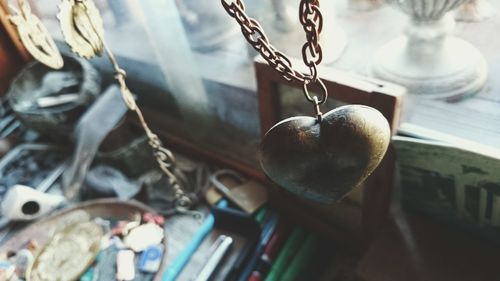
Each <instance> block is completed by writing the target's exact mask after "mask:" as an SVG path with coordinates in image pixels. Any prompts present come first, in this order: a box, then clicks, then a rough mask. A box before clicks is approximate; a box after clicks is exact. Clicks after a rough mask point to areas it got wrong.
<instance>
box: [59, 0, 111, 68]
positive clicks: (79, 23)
mask: <svg viewBox="0 0 500 281" xmlns="http://www.w3.org/2000/svg"><path fill="white" fill-rule="evenodd" d="M57 18H58V19H59V21H60V23H61V31H62V34H63V36H64V40H65V41H66V43H68V45H69V46H70V47H71V50H72V51H73V52H74V53H76V54H77V55H79V56H81V57H84V58H86V59H90V58H92V57H94V56H96V55H101V54H102V52H103V49H104V45H103V41H102V39H101V38H104V27H103V23H102V18H101V16H100V14H99V10H98V9H97V7H96V6H95V4H94V2H93V1H86V0H62V1H61V4H59V13H58V14H57Z"/></svg>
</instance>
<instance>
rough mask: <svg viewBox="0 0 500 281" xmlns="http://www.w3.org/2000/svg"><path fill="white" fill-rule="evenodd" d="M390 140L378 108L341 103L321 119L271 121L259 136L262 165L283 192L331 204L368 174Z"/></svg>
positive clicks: (375, 165)
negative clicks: (268, 128)
mask: <svg viewBox="0 0 500 281" xmlns="http://www.w3.org/2000/svg"><path fill="white" fill-rule="evenodd" d="M390 138H391V131H390V128H389V124H388V122H387V120H386V119H385V118H384V116H383V115H382V114H381V113H380V112H379V111H378V110H376V109H374V108H371V107H368V106H364V105H346V106H342V107H339V108H336V109H334V110H332V111H330V112H328V113H326V114H325V115H323V118H322V121H321V122H319V121H318V120H317V119H316V118H313V117H306V116H299V117H292V118H288V119H286V120H283V121H281V122H279V123H278V124H276V125H274V126H273V127H272V128H271V129H270V130H269V131H268V132H267V133H266V135H265V136H264V138H263V140H262V144H261V166H262V169H263V170H264V172H265V173H266V174H267V176H268V177H269V178H270V179H271V180H272V181H274V182H275V183H277V184H278V185H280V186H282V187H283V188H285V189H287V190H288V191H290V192H293V193H295V194H297V195H299V196H301V197H305V198H308V199H312V200H316V201H320V202H324V203H333V202H335V201H338V200H340V199H342V198H343V197H344V196H345V195H346V194H347V193H349V191H350V190H351V189H353V188H354V187H356V186H358V185H359V184H360V183H361V182H362V181H363V180H365V179H366V177H368V176H369V175H370V174H371V173H372V172H373V170H374V169H375V168H376V167H377V166H378V164H379V163H380V161H381V160H382V158H383V157H384V155H385V152H386V151H387V147H388V145H389V141H390Z"/></svg>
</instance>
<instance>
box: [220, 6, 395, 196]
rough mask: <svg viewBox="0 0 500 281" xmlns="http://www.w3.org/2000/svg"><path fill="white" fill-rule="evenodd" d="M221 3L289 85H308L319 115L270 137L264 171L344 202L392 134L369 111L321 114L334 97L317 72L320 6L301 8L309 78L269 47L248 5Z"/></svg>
mask: <svg viewBox="0 0 500 281" xmlns="http://www.w3.org/2000/svg"><path fill="white" fill-rule="evenodd" d="M221 2H222V5H223V7H224V8H225V10H226V11H227V13H228V14H229V15H230V16H231V17H233V18H234V19H235V20H236V22H237V23H238V24H239V25H240V26H241V32H242V33H243V35H244V37H245V38H246V40H247V41H248V42H249V43H250V44H251V45H252V47H253V48H254V49H255V50H257V52H259V53H260V55H261V56H262V57H263V58H264V59H265V60H266V61H267V62H268V63H269V65H270V66H271V67H272V68H274V69H275V70H276V71H278V72H279V73H280V74H281V75H282V76H283V78H284V79H286V80H287V81H293V82H297V83H300V84H302V88H303V92H304V96H305V98H306V100H307V101H308V102H310V103H311V104H312V105H313V108H314V111H315V113H316V116H315V117H308V116H296V117H291V118H288V119H285V120H283V121H281V122H279V123H277V124H275V125H274V126H273V127H272V128H271V129H270V130H269V131H268V132H267V133H266V134H265V135H264V137H263V139H262V142H261V147H260V149H261V151H260V163H261V166H262V169H263V170H264V172H265V173H266V175H267V176H268V177H269V178H270V179H271V180H272V181H274V182H275V183H277V184H278V185H280V186H282V187H284V188H285V189H287V190H289V191H291V192H293V193H295V194H297V195H300V196H302V197H306V198H309V199H313V200H317V201H320V202H324V203H332V202H336V201H338V200H340V199H342V198H343V197H344V196H345V195H346V194H348V193H349V191H350V190H351V189H353V188H354V187H356V186H358V185H359V184H360V183H361V182H362V181H364V180H365V179H366V178H367V177H368V176H369V175H370V174H371V173H372V172H373V170H374V169H375V168H376V167H377V166H378V164H379V163H380V161H381V160H382V158H383V157H384V155H385V152H386V151H387V147H388V145H389V141H390V136H391V131H390V127H389V123H388V122H387V120H386V119H385V118H384V116H383V115H382V114H381V113H380V112H379V111H378V110H376V109H374V108H371V107H368V106H364V105H346V106H342V107H338V108H336V109H333V110H331V111H329V112H327V113H325V114H323V113H322V112H321V110H320V106H321V105H322V104H324V103H325V102H326V100H327V98H328V91H327V88H326V86H325V84H324V83H323V81H322V80H321V79H320V78H319V77H318V70H317V66H318V65H319V64H320V63H321V60H322V57H323V55H322V54H323V52H322V50H321V45H320V44H319V39H320V33H321V29H322V27H323V17H322V15H321V12H320V8H319V0H300V6H299V19H300V23H301V24H302V26H303V28H304V31H305V34H306V39H307V41H306V43H305V44H304V45H303V47H302V58H303V61H304V63H305V65H306V66H307V67H308V68H309V73H308V74H303V73H301V72H299V71H297V70H295V69H293V68H292V63H291V61H290V59H289V58H288V57H287V56H286V55H285V54H283V53H281V52H280V51H278V50H276V49H275V48H274V47H273V46H272V45H271V44H270V43H269V40H268V39H267V36H266V35H265V33H264V31H263V29H262V27H261V26H260V24H259V23H258V22H257V21H256V20H255V19H253V18H250V17H248V15H247V14H246V12H245V5H244V3H243V1H242V0H221ZM313 85H316V86H317V87H318V88H319V89H320V91H321V94H320V95H311V94H310V93H309V88H310V87H311V86H313Z"/></svg>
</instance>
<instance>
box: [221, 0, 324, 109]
mask: <svg viewBox="0 0 500 281" xmlns="http://www.w3.org/2000/svg"><path fill="white" fill-rule="evenodd" d="M221 3H222V6H224V8H225V9H226V11H227V13H228V14H229V15H230V16H231V17H233V18H234V19H235V20H236V21H237V22H238V24H239V25H240V27H241V32H242V33H243V36H245V38H246V40H247V41H248V42H249V43H250V45H252V47H253V48H254V49H255V50H256V51H257V52H259V53H260V55H261V56H262V57H263V58H264V59H265V60H266V61H267V62H268V63H269V65H270V66H271V67H273V68H274V69H275V70H276V71H278V72H279V73H280V74H281V75H282V76H283V78H284V79H286V80H288V81H292V80H293V81H296V82H298V83H301V84H303V88H304V95H305V97H306V99H307V100H308V101H309V102H311V103H313V104H314V105H315V108H316V113H318V116H320V115H321V112H319V109H318V108H319V105H321V104H323V103H325V102H326V99H327V98H328V92H327V90H326V87H325V85H324V84H323V82H322V81H321V79H319V77H318V70H317V65H318V64H320V63H321V60H322V59H323V52H322V50H321V45H320V44H319V36H320V33H321V30H322V28H323V16H322V15H321V12H320V10H319V0H300V6H299V19H300V23H301V24H302V26H303V28H304V31H305V33H306V40H307V42H306V43H305V44H304V45H303V47H302V59H303V61H304V63H305V65H306V66H307V67H308V68H309V74H303V73H302V72H300V71H297V70H295V69H293V67H292V63H291V61H290V59H289V58H288V57H287V56H286V55H285V54H283V53H282V52H280V51H278V50H276V48H275V47H274V46H273V45H271V44H270V43H269V40H268V38H267V36H266V34H265V33H264V30H263V29H262V27H261V25H260V24H259V23H258V22H257V21H256V20H255V19H253V18H250V17H249V16H248V15H247V14H246V12H245V4H244V2H243V0H231V1H228V0H221ZM312 83H319V85H320V86H321V89H322V94H321V96H320V98H318V97H313V96H311V95H310V94H309V92H308V90H307V86H308V85H309V84H312Z"/></svg>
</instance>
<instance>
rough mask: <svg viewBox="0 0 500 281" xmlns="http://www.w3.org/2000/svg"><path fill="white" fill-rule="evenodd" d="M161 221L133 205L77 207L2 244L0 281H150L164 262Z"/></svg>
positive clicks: (111, 201)
mask: <svg viewBox="0 0 500 281" xmlns="http://www.w3.org/2000/svg"><path fill="white" fill-rule="evenodd" d="M164 223H165V219H164V218H163V217H162V216H161V215H158V214H157V213H155V212H154V211H153V210H152V209H150V208H148V207H146V206H145V205H143V204H141V203H138V202H134V201H131V202H123V201H120V200H116V199H103V200H95V201H88V202H85V203H81V204H77V205H75V206H73V207H71V208H67V209H64V210H62V211H60V212H57V213H55V214H53V215H51V216H49V217H47V218H44V219H42V220H40V221H38V222H36V223H33V224H32V225H30V226H28V227H27V228H25V229H24V230H22V231H20V232H19V233H18V234H16V236H15V237H14V238H13V239H11V240H9V241H8V242H7V243H6V244H4V245H2V247H1V248H0V255H1V257H2V270H1V271H0V276H2V279H1V280H33V281H35V280H39V281H42V280H47V281H49V280H153V278H154V277H155V275H156V274H157V272H158V271H159V270H160V267H161V265H162V261H163V258H164V254H163V253H164V252H165V240H164V237H165V234H164V229H163V225H164Z"/></svg>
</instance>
